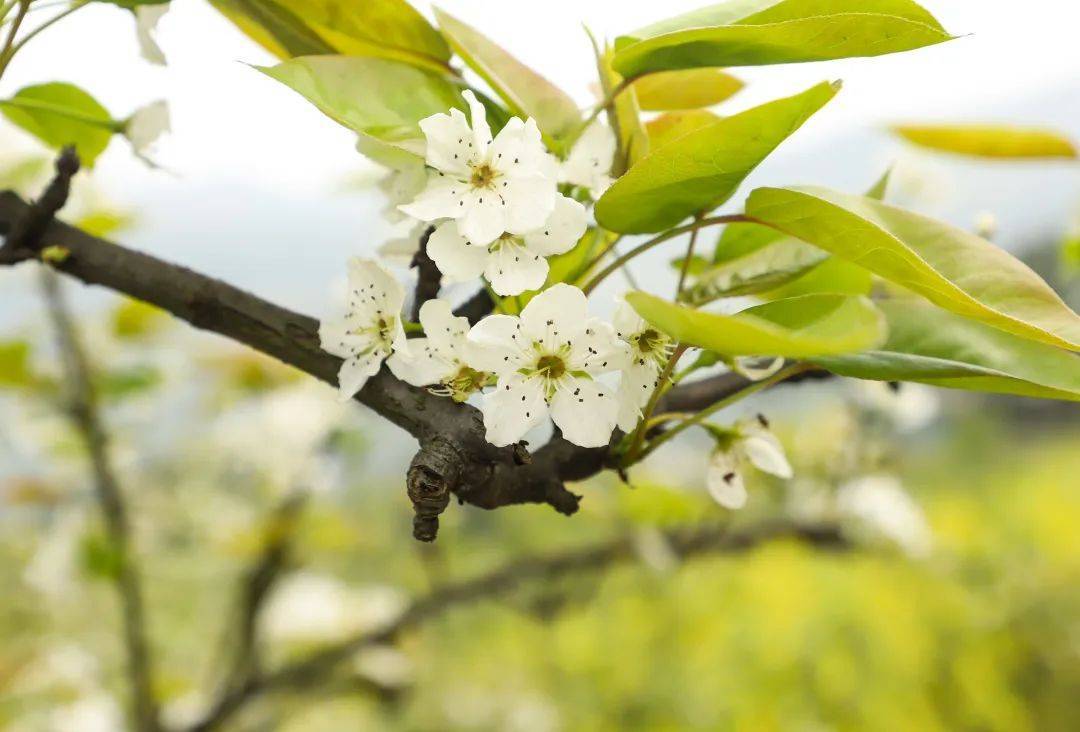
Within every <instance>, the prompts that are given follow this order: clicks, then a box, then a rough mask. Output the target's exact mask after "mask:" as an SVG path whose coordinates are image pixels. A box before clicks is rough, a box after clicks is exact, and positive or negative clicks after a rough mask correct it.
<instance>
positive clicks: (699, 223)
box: [581, 214, 750, 295]
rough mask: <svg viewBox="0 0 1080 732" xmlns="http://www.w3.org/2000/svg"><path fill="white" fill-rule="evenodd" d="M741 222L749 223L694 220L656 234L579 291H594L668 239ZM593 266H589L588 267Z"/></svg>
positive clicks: (736, 217) (727, 218)
mask: <svg viewBox="0 0 1080 732" xmlns="http://www.w3.org/2000/svg"><path fill="white" fill-rule="evenodd" d="M743 221H750V218H749V217H747V216H746V215H745V214H726V215H724V216H710V217H708V218H697V219H695V220H694V222H693V223H690V224H685V225H683V226H677V227H675V228H674V229H668V230H667V231H665V232H664V233H663V234H657V235H656V236H654V237H653V238H652V239H649V240H648V241H645V242H643V243H641V244H638V245H637V246H636V247H634V248H633V249H631V250H630V251H628V252H626V254H622V255H620V256H619V257H618V258H617V259H615V260H614V261H613V262H611V264H609V265H608V266H606V267H604V269H602V270H600V272H598V273H597V274H596V276H594V277H593V278H592V279H591V280H589V282H588V283H587V284H586V285H585V286H584V287H583V288H581V289H582V290H583V291H584V292H585V294H586V295H587V294H589V293H590V292H592V291H593V290H594V289H596V286H597V285H599V284H600V283H601V282H603V281H604V279H606V278H607V276H608V275H610V274H611V273H612V272H614V271H616V270H617V269H619V268H620V267H622V266H623V265H624V264H626V263H627V262H629V261H630V260H631V259H633V258H634V257H636V256H637V255H639V254H643V253H645V252H647V251H649V250H650V249H652V248H653V247H655V246H656V245H657V244H662V243H664V242H665V241H667V240H668V239H674V238H675V237H677V236H680V235H682V234H685V233H687V232H690V231H697V230H698V229H703V228H705V227H706V226H715V225H717V224H732V223H738V222H743ZM595 264H596V261H594V262H593V265H595ZM593 265H590V267H591V266H593Z"/></svg>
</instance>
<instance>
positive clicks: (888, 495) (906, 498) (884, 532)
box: [836, 475, 933, 557]
mask: <svg viewBox="0 0 1080 732" xmlns="http://www.w3.org/2000/svg"><path fill="white" fill-rule="evenodd" d="M836 507H837V510H838V512H839V513H840V515H841V516H844V517H845V518H847V519H849V520H852V521H853V522H854V523H855V527H854V528H855V529H856V530H857V531H862V532H865V533H868V534H874V535H877V536H878V537H881V538H884V539H886V540H888V541H891V542H893V543H895V544H896V545H897V546H898V547H900V548H901V549H903V550H904V551H905V552H907V553H908V554H910V555H912V556H916V557H920V556H926V555H927V554H929V553H930V549H931V547H932V544H933V540H932V536H931V532H930V526H929V525H928V524H927V521H926V517H925V516H924V515H923V512H922V510H921V509H920V508H919V506H918V504H917V503H915V501H913V500H912V498H911V496H910V495H909V494H908V492H907V491H905V490H904V486H903V484H902V483H901V482H900V480H899V479H898V478H896V477H895V476H892V475H864V476H862V477H859V478H856V479H854V480H852V481H849V482H848V483H845V484H844V485H843V486H841V487H840V490H839V491H837V494H836Z"/></svg>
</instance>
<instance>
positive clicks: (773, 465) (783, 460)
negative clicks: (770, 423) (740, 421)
mask: <svg viewBox="0 0 1080 732" xmlns="http://www.w3.org/2000/svg"><path fill="white" fill-rule="evenodd" d="M738 446H739V449H740V450H742V453H743V454H744V455H746V459H747V460H749V461H750V462H751V463H753V465H754V467H756V468H757V469H758V470H760V471H762V472H764V473H769V474H770V475H775V476H777V477H779V478H790V477H791V476H792V475H793V474H794V473H793V471H792V469H791V463H789V462H788V459H787V455H786V454H785V453H784V446H783V445H782V444H780V440H779V439H777V437H776V435H774V434H773V433H772V432H770V431H769V430H767V429H760V430H755V431H754V432H752V433H751V434H749V435H747V436H745V437H743V438H742V439H740V440H739V442H738Z"/></svg>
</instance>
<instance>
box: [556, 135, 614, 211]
mask: <svg viewBox="0 0 1080 732" xmlns="http://www.w3.org/2000/svg"><path fill="white" fill-rule="evenodd" d="M615 148H616V143H615V133H613V132H612V131H611V128H610V127H608V126H607V125H605V124H603V123H602V122H600V121H599V120H596V121H594V122H593V123H592V124H590V125H589V126H588V127H586V128H585V131H584V132H582V133H581V137H579V138H578V139H577V142H575V143H574V147H573V148H572V149H571V150H570V154H569V155H568V156H567V157H566V160H564V161H563V162H562V163H561V164H560V166H559V182H560V183H572V184H573V185H576V186H583V187H585V188H588V189H589V191H590V192H591V193H592V196H593V198H600V196H602V195H604V191H606V190H607V189H608V188H610V187H611V184H612V183H613V182H614V181H613V179H612V177H611V166H612V164H613V163H614V162H615Z"/></svg>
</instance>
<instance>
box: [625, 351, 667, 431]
mask: <svg viewBox="0 0 1080 732" xmlns="http://www.w3.org/2000/svg"><path fill="white" fill-rule="evenodd" d="M656 380H657V373H656V370H655V369H654V368H652V367H651V366H640V365H638V364H636V363H634V364H632V365H630V366H628V367H627V368H625V369H624V370H623V372H622V374H621V376H620V378H619V390H618V391H617V392H616V395H615V396H616V399H618V400H619V429H621V430H622V431H623V432H629V431H630V430H632V429H633V428H634V427H635V426H636V425H637V423H638V420H639V419H640V418H641V408H642V407H643V406H645V403H646V402H648V401H649V397H650V396H652V391H653V389H654V388H656Z"/></svg>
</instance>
